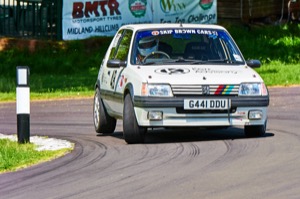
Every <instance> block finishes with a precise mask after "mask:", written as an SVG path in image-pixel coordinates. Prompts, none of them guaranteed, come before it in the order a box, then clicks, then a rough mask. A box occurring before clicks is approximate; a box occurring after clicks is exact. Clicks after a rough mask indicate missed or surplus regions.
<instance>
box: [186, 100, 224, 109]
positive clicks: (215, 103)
mask: <svg viewBox="0 0 300 199" xmlns="http://www.w3.org/2000/svg"><path fill="white" fill-rule="evenodd" d="M229 103H230V101H229V99H185V100H184V109H185V110H189V109H198V110H199V109H201V110H205V109H206V110H226V109H228V108H229V107H230V104H229Z"/></svg>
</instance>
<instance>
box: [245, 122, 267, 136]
mask: <svg viewBox="0 0 300 199" xmlns="http://www.w3.org/2000/svg"><path fill="white" fill-rule="evenodd" d="M266 129H267V122H265V124H264V125H255V126H245V129H244V132H245V135H246V137H263V136H264V135H265V134H266Z"/></svg>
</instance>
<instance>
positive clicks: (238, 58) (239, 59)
mask: <svg viewBox="0 0 300 199" xmlns="http://www.w3.org/2000/svg"><path fill="white" fill-rule="evenodd" d="M233 57H234V59H235V60H236V61H242V58H241V56H239V55H237V54H233Z"/></svg>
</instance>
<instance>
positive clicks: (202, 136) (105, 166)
mask: <svg viewBox="0 0 300 199" xmlns="http://www.w3.org/2000/svg"><path fill="white" fill-rule="evenodd" d="M270 93H271V102H270V108H269V123H268V129H267V134H266V136H265V137H263V138H251V139H250V138H245V137H244V135H243V130H242V129H239V128H230V129H227V130H201V131H191V130H189V129H184V130H178V131H151V132H150V133H148V134H147V136H146V143H145V144H138V145H127V144H126V143H125V141H124V140H123V138H122V125H121V122H119V123H118V126H117V130H116V132H115V133H114V134H112V135H111V136H101V135H98V136H97V135H96V133H95V131H94V127H93V124H92V99H81V100H62V101H48V102H32V103H31V116H30V118H31V134H32V135H48V136H50V137H51V136H53V137H57V138H61V139H68V140H70V141H72V142H75V143H76V147H75V150H74V151H73V152H72V153H70V154H68V155H66V156H64V157H62V158H59V159H56V160H54V161H51V162H47V163H43V164H40V165H37V166H33V167H31V168H28V169H24V170H21V171H17V172H13V173H5V174H1V175H0V198H5V199H9V198H31V199H35V198H43V199H46V198H105V199H106V198H122V199H124V198H130V199H131V198H137V199H140V198H143V199H148V198H149V199H153V198H172V199H174V198H184V199H187V198H189V199H190V198H197V199H199V198H280V199H282V198H289V199H290V198H299V197H300V130H299V129H300V105H299V104H300V103H299V102H300V87H292V88H272V89H270ZM0 133H4V134H16V111H15V104H14V103H10V104H0Z"/></svg>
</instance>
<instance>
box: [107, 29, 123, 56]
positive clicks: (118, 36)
mask: <svg viewBox="0 0 300 199" xmlns="http://www.w3.org/2000/svg"><path fill="white" fill-rule="evenodd" d="M123 32H124V30H121V31H120V32H118V34H117V35H116V38H115V40H114V43H113V46H112V48H111V51H110V54H109V59H114V58H115V56H116V49H117V48H118V44H119V43H120V40H121V37H122V34H123Z"/></svg>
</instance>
